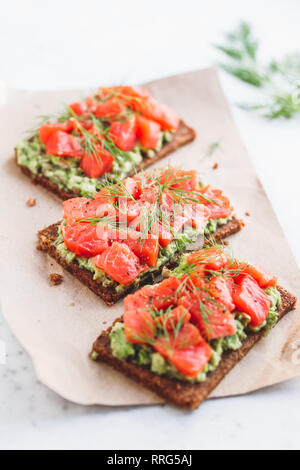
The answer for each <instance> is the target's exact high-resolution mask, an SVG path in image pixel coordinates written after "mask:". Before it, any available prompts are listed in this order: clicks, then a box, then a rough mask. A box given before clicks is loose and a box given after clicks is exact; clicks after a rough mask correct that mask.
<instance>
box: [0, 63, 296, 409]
mask: <svg viewBox="0 0 300 470" xmlns="http://www.w3.org/2000/svg"><path fill="white" fill-rule="evenodd" d="M149 88H150V90H151V92H152V93H153V94H154V96H155V97H156V98H157V99H159V100H161V101H163V102H166V103H168V104H169V105H170V106H172V107H174V108H175V109H176V110H177V112H178V113H179V114H180V115H181V116H182V117H183V118H184V119H185V120H186V122H187V123H188V124H190V125H192V126H193V127H194V128H195V129H196V130H197V132H198V138H197V140H196V141H195V142H194V143H192V144H190V145H187V146H185V147H184V148H182V149H181V150H179V151H178V152H177V153H176V154H173V155H172V156H171V157H170V158H169V159H168V158H167V159H165V160H164V163H165V164H167V163H168V161H170V162H171V163H172V164H181V165H183V166H184V167H185V168H190V169H193V168H196V169H197V170H198V171H199V173H200V174H202V175H203V178H204V179H205V180H206V181H207V182H209V183H212V184H214V185H216V186H218V187H220V188H223V189H224V191H225V193H226V194H228V195H229V196H230V199H231V201H232V204H233V205H234V207H235V209H236V213H237V215H239V216H243V214H244V212H245V211H249V212H250V214H251V217H249V218H247V220H246V227H245V228H244V230H243V231H242V232H241V233H239V234H237V235H235V236H233V237H231V239H230V242H231V244H232V246H233V249H234V253H235V255H236V256H237V257H240V258H241V259H246V260H249V261H251V262H253V263H258V264H261V265H263V266H264V267H265V268H267V269H269V270H270V271H272V272H274V273H277V274H278V277H279V282H280V284H281V285H283V286H284V287H285V288H286V289H288V290H289V291H290V292H292V293H293V294H295V295H296V296H300V289H299V286H300V275H299V271H298V268H297V265H296V263H295V261H294V259H293V256H292V254H291V251H290V249H289V247H288V244H287V242H286V240H285V238H284V235H283V233H282V230H281V228H280V226H279V224H278V222H277V219H276V216H275V215H274V212H273V210H272V208H271V205H270V203H269V201H268V199H267V197H266V195H265V193H264V190H263V188H262V186H261V183H260V181H259V180H258V178H257V176H256V174H255V171H254V168H253V167H252V164H251V163H250V160H249V157H248V155H247V152H246V150H245V148H244V146H243V144H242V142H241V140H240V137H239V135H238V132H237V130H236V127H235V125H234V122H233V120H232V117H231V114H230V111H229V108H228V105H227V103H226V101H225V99H224V96H223V93H222V90H221V88H220V85H219V82H218V79H217V74H216V71H215V70H214V69H208V70H203V71H198V72H193V73H188V74H184V75H179V76H174V77H170V78H166V79H163V80H158V81H156V82H153V83H151V84H149ZM90 91H91V90H73V91H58V92H57V91H50V92H38V93H36V92H34V93H33V92H30V93H29V92H25V91H14V90H8V93H7V97H6V98H7V101H6V104H5V105H2V106H0V124H1V143H0V158H1V160H0V164H1V167H0V184H1V202H0V207H1V229H0V259H1V272H0V294H1V304H2V308H3V313H4V316H5V318H6V320H7V322H8V324H9V326H10V328H11V329H12V331H13V332H14V334H15V336H16V337H17V338H18V340H19V341H20V343H21V344H22V345H23V347H24V348H25V349H26V351H27V352H28V353H29V354H30V356H31V357H32V360H33V362H34V365H35V368H36V372H37V375H38V378H39V379H40V380H41V382H43V383H44V384H46V385H48V386H49V387H50V388H51V389H53V390H54V391H56V392H57V393H59V394H60V395H62V396H63V397H65V398H66V399H68V400H71V401H73V402H76V403H80V404H85V405H91V404H104V405H141V404H153V403H160V402H161V400H160V399H158V398H157V397H156V396H155V395H153V394H152V393H150V392H148V391H146V390H144V389H143V388H142V387H140V386H138V385H136V384H135V383H134V382H133V381H131V380H129V379H126V378H125V377H124V376H123V375H121V374H119V373H117V372H115V371H113V370H112V369H111V368H110V367H108V366H105V365H101V364H99V363H94V362H92V361H91V360H90V359H89V357H88V355H89V352H90V350H91V346H92V343H93V341H94V340H95V339H96V337H97V336H98V334H99V333H100V332H101V330H102V329H104V328H106V327H108V326H109V325H110V324H111V322H112V321H113V320H114V319H115V318H116V317H117V316H120V315H121V314H122V302H120V303H119V304H117V305H116V306H115V307H111V308H109V307H107V306H105V304H104V303H103V302H102V301H101V300H100V299H99V298H98V297H97V296H96V295H94V294H93V293H92V292H90V291H89V289H87V288H86V287H84V286H82V285H81V283H80V282H79V281H77V280H76V279H74V278H73V277H72V276H71V275H69V274H67V273H66V272H64V273H63V274H64V282H63V283H62V284H61V285H60V286H58V287H50V284H49V280H48V275H49V273H50V272H54V273H61V272H62V269H61V268H60V267H59V266H58V265H57V264H56V263H55V262H54V261H53V260H52V259H50V258H49V257H47V256H46V255H45V254H44V253H41V252H39V251H37V250H36V248H35V247H36V241H37V237H36V232H37V230H39V229H41V228H43V227H44V226H47V225H49V224H51V223H53V222H56V221H58V220H60V218H61V215H62V210H61V202H60V200H59V199H57V198H56V197H55V196H52V195H51V194H50V193H48V192H47V191H46V190H44V189H43V188H41V187H39V186H34V185H33V184H31V183H30V181H29V179H28V178H26V177H25V176H23V175H22V174H21V172H20V170H19V169H18V168H17V166H16V164H15V163H14V161H13V159H12V157H13V148H14V146H15V144H16V143H17V142H18V141H19V140H20V139H22V138H23V137H24V131H25V130H26V129H28V128H30V127H31V126H32V124H33V122H34V118H35V117H36V116H37V115H41V114H49V113H53V112H57V111H58V110H59V109H60V107H61V105H62V104H63V103H65V104H66V103H70V102H72V101H73V100H77V99H78V97H84V96H85V95H86V94H88V93H90ZM216 141H218V142H220V147H219V149H218V150H217V152H216V153H215V154H214V158H213V160H212V159H210V158H209V157H206V158H204V155H205V153H206V151H207V148H208V146H209V145H210V144H211V143H212V142H216ZM215 161H217V162H218V163H219V165H220V168H219V170H218V171H211V167H212V163H213V162H215ZM160 165H162V162H160ZM29 197H34V198H36V200H37V205H36V206H35V207H33V208H28V207H26V201H27V199H28V198H29ZM297 340H300V315H299V308H298V310H297V311H295V312H293V313H291V314H289V315H288V316H287V317H286V318H285V319H283V320H282V321H281V322H280V325H279V326H277V327H276V328H275V330H273V332H272V333H271V335H270V336H269V337H268V338H267V339H265V340H263V341H261V343H260V344H258V345H257V347H255V348H254V349H253V350H252V351H251V353H250V354H249V355H248V356H247V357H246V358H245V359H244V360H243V361H242V362H241V363H240V364H239V365H238V366H237V367H235V369H234V370H233V372H232V373H231V374H230V375H229V376H228V377H227V378H226V379H225V380H224V381H223V383H222V384H221V385H220V386H219V388H218V389H217V390H216V391H215V393H214V394H213V396H215V397H220V396H228V395H235V394H242V393H246V392H249V391H251V390H255V389H258V388H261V387H265V386H267V385H271V384H274V383H276V382H280V381H282V380H285V379H289V378H292V377H295V376H298V375H300V360H299V356H300V354H298V351H299V349H298V350H297V347H298V348H299V346H300V344H298V343H297Z"/></svg>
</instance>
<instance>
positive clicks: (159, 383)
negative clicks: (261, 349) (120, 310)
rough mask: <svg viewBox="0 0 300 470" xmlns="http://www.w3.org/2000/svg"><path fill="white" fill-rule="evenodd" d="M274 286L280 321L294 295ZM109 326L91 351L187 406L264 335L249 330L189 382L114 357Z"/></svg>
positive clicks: (207, 392) (202, 397)
mask: <svg viewBox="0 0 300 470" xmlns="http://www.w3.org/2000/svg"><path fill="white" fill-rule="evenodd" d="M278 290H279V292H280V294H281V300H282V304H281V308H280V310H279V319H278V321H280V320H281V319H282V318H283V317H284V316H285V315H286V314H287V313H288V312H290V311H291V310H293V309H295V307H296V301H297V299H296V298H295V297H294V296H293V295H292V294H290V293H289V292H287V291H286V290H285V289H283V288H282V287H278ZM120 320H121V321H122V319H119V320H116V322H117V321H120ZM111 328H112V327H110V328H109V329H108V330H106V331H104V332H103V333H102V334H101V335H100V336H99V338H98V339H97V340H96V341H95V343H94V345H93V351H94V352H96V353H97V354H98V359H97V360H98V361H102V362H105V363H107V364H109V365H111V366H112V367H114V368H115V369H117V370H118V371H120V372H122V373H123V374H125V375H126V376H128V377H130V378H132V379H133V380H135V381H136V382H138V383H140V384H141V385H142V386H144V387H146V388H148V389H150V390H151V391H153V392H155V393H156V394H157V395H159V396H160V397H162V398H163V399H164V400H166V401H167V402H169V403H172V404H174V405H176V406H178V407H180V408H188V409H195V408H198V407H199V405H200V404H201V403H202V402H203V401H204V400H206V399H207V398H208V396H209V395H210V394H211V392H212V391H213V390H214V389H215V388H216V387H217V385H218V384H219V383H220V382H221V381H222V380H223V379H224V377H225V376H226V375H227V374H228V373H229V372H230V371H231V370H232V369H233V367H234V366H235V365H236V364H237V363H238V362H239V361H240V360H241V359H243V357H245V356H246V354H247V353H248V352H249V351H250V350H251V349H252V348H253V347H254V346H255V344H256V343H257V342H258V341H260V340H261V339H262V338H263V337H264V331H260V332H257V333H253V332H252V333H251V332H250V333H249V334H248V336H247V338H246V339H245V340H244V341H243V344H242V347H241V348H240V349H238V350H237V351H226V352H225V353H224V355H223V357H222V360H221V363H220V365H219V366H218V367H217V369H216V370H215V371H214V372H211V373H209V374H208V376H207V379H206V381H205V382H203V383H201V384H189V383H183V382H179V381H178V380H172V379H170V378H167V377H162V376H159V375H157V374H154V373H153V372H151V371H150V370H149V369H147V368H145V367H142V366H138V365H136V364H133V363H130V362H126V361H122V360H120V359H117V358H115V357H114V356H113V355H112V352H111V348H110V341H109V333H110V331H111Z"/></svg>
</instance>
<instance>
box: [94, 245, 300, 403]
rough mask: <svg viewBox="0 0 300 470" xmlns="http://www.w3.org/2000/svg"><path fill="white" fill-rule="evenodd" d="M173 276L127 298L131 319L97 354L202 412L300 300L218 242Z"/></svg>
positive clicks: (106, 335)
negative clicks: (234, 370)
mask: <svg viewBox="0 0 300 470" xmlns="http://www.w3.org/2000/svg"><path fill="white" fill-rule="evenodd" d="M166 274H167V275H168V276H169V277H167V278H166V279H164V280H163V281H162V282H160V283H159V284H155V285H153V286H146V287H143V288H142V289H140V290H139V291H137V292H136V293H134V294H130V295H128V296H127V297H126V298H125V300H124V315H123V317H122V318H120V319H118V320H116V321H115V323H114V324H113V326H112V327H111V328H109V329H108V330H107V331H105V332H103V333H102V334H101V336H100V337H99V338H98V339H97V340H96V342H95V343H94V346H93V351H92V354H91V357H92V359H94V360H99V361H104V362H106V363H108V364H110V365H112V366H113V367H114V368H116V369H118V370H120V371H121V372H123V373H124V374H126V375H127V376H129V377H131V378H133V379H135V380H136V381H138V382H139V383H140V384H141V385H143V386H145V387H147V388H149V389H150V390H152V391H154V392H156V393H157V394H158V395H159V396H161V397H163V398H164V399H165V400H166V401H168V402H171V403H174V404H175V405H177V406H180V407H184V408H196V407H198V406H199V405H200V404H201V403H202V401H203V400H205V399H206V398H207V397H208V395H209V394H210V393H211V391H212V390H213V389H214V388H215V387H216V386H217V385H218V384H219V382H220V381H221V380H222V379H223V378H224V377H225V375H226V374H227V373H228V372H229V371H230V370H231V369H232V368H233V367H234V366H235V365H236V364H237V363H238V362H239V361H240V360H241V359H242V358H243V357H244V356H245V355H246V354H247V353H248V352H249V350H250V349H251V348H252V347H253V346H254V344H255V343H256V342H257V341H259V340H260V339H261V338H262V337H263V336H265V335H266V334H267V333H268V332H269V331H270V329H271V328H273V327H274V326H275V325H276V324H277V322H278V321H279V320H280V319H281V318H282V317H283V316H284V315H285V314H286V313H288V312H289V311H290V310H292V309H294V308H295V305H296V299H295V297H293V296H292V295H291V294H289V293H288V292H287V291H285V290H284V289H283V288H281V287H279V286H278V285H277V279H276V277H275V276H273V275H272V274H270V273H269V272H267V271H266V270H264V269H263V268H261V267H258V266H253V265H251V264H248V263H246V262H239V261H237V260H236V259H233V258H231V257H230V256H229V255H228V254H227V253H226V252H225V250H224V249H223V248H222V247H220V246H217V245H216V246H210V247H208V248H206V249H205V248H204V249H202V250H199V251H196V252H193V253H191V254H184V255H182V257H181V260H180V263H179V265H178V267H177V268H175V270H173V271H170V272H169V271H167V272H166Z"/></svg>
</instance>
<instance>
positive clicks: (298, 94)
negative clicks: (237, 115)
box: [215, 22, 300, 119]
mask: <svg viewBox="0 0 300 470" xmlns="http://www.w3.org/2000/svg"><path fill="white" fill-rule="evenodd" d="M215 47H216V48H217V49H218V50H219V51H220V52H222V53H223V55H224V56H225V57H226V58H227V59H229V62H222V63H220V64H219V65H220V66H221V68H222V69H223V70H225V71H226V72H227V73H229V74H230V75H232V76H234V77H236V78H237V79H239V80H241V81H243V82H245V83H247V84H248V85H251V86H253V87H256V88H259V89H261V90H262V91H263V95H264V96H265V98H264V99H263V101H261V102H259V103H257V104H241V105H240V107H241V108H242V109H245V110H247V111H256V112H258V113H259V114H260V115H262V116H263V117H265V118H268V119H277V118H285V119H291V118H292V117H294V116H295V115H297V114H299V113H300V54H298V53H295V54H289V55H287V56H285V57H283V58H282V59H280V60H274V59H273V60H272V61H271V62H270V63H267V64H264V63H261V62H260V61H259V59H258V52H259V42H258V41H257V40H256V39H255V38H254V36H253V32H252V29H251V26H250V25H249V24H248V23H246V22H242V23H241V24H240V25H239V27H238V28H237V30H236V31H234V32H231V33H229V34H226V35H225V43H224V45H219V44H217V45H215Z"/></svg>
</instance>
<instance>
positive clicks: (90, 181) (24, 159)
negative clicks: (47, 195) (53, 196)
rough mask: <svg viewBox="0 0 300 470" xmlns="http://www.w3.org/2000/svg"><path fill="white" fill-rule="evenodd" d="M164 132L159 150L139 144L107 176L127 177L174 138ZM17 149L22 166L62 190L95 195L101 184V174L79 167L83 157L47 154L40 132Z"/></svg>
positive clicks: (119, 158)
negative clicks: (94, 175)
mask: <svg viewBox="0 0 300 470" xmlns="http://www.w3.org/2000/svg"><path fill="white" fill-rule="evenodd" d="M161 134H162V135H161V141H160V143H159V145H158V148H157V149H156V150H151V149H150V150H149V149H146V148H144V147H142V146H141V145H140V144H137V145H136V146H135V147H134V149H133V150H132V151H130V152H120V155H115V156H114V163H113V168H112V171H111V173H109V174H108V175H106V176H109V179H110V180H111V181H113V182H114V181H116V180H117V179H124V178H125V177H126V176H128V175H129V174H130V173H131V172H132V171H133V170H134V168H136V167H137V166H138V165H139V164H140V163H141V161H142V160H143V158H153V157H154V156H155V154H156V153H157V152H159V150H160V149H161V148H162V146H163V144H164V143H166V142H170V141H171V140H172V134H171V133H170V132H162V133H161ZM16 151H17V160H18V164H19V165H22V166H24V167H26V168H28V169H29V170H30V171H31V172H32V173H33V174H34V175H42V176H45V177H46V178H48V179H49V181H51V183H53V184H55V185H56V186H58V187H59V188H60V189H64V190H66V191H71V192H74V191H77V192H79V193H80V195H81V196H90V197H92V196H93V194H94V193H95V192H96V189H97V186H98V185H99V183H101V177H100V178H99V179H95V178H89V177H88V176H86V174H85V173H84V172H83V171H82V170H81V168H80V166H79V163H80V160H79V159H77V158H70V157H56V156H54V155H48V154H46V149H45V146H44V145H43V144H42V143H41V141H40V138H39V136H38V134H35V135H34V137H33V138H32V139H30V140H23V141H22V142H20V143H19V144H18V145H17V148H16Z"/></svg>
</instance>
